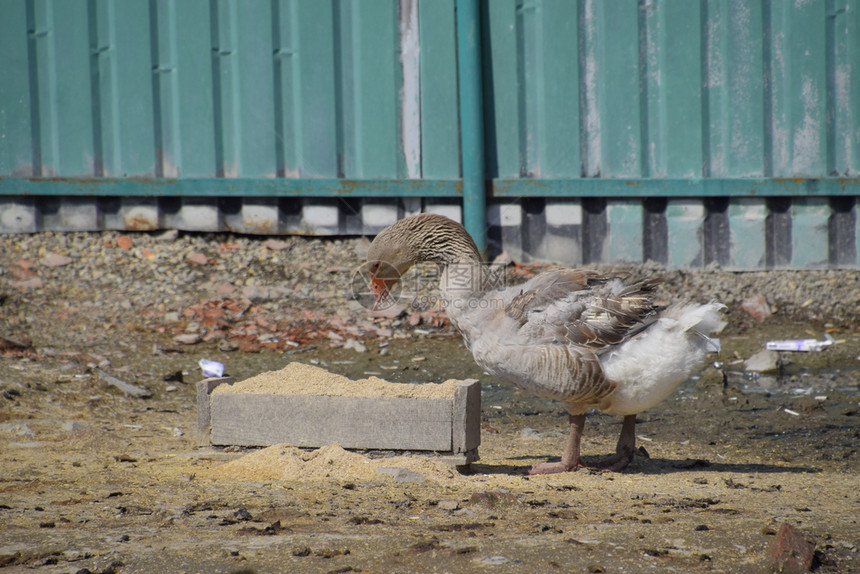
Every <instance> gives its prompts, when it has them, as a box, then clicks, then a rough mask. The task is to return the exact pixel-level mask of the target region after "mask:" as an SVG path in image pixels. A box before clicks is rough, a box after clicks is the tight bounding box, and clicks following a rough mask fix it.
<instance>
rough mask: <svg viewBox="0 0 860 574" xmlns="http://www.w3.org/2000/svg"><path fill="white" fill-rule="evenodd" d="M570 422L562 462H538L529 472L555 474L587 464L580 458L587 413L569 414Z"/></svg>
mask: <svg viewBox="0 0 860 574" xmlns="http://www.w3.org/2000/svg"><path fill="white" fill-rule="evenodd" d="M568 422H569V423H570V435H569V436H568V438H567V446H565V447H564V453H562V455H561V462H543V463H541V464H536V465H534V466H533V467H531V469H530V470H529V474H554V473H557V472H567V471H569V470H576V469H577V468H580V467H582V466H585V464H584V463H583V462H582V459H581V458H579V442H580V440H581V439H582V429H583V427H585V415H584V414H583V415H569V416H568ZM619 444H620V443H619Z"/></svg>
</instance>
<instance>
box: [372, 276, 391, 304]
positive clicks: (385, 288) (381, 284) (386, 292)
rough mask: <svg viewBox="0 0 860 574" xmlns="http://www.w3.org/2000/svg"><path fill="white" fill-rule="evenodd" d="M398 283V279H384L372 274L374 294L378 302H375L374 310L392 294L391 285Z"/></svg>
mask: <svg viewBox="0 0 860 574" xmlns="http://www.w3.org/2000/svg"><path fill="white" fill-rule="evenodd" d="M395 283H397V279H382V278H381V277H376V276H373V275H371V279H370V285H371V287H372V288H373V296H374V297H375V298H376V302H375V303H374V304H373V310H374V311H375V310H377V309H378V308H379V305H380V303H382V302H383V301H385V300H386V299H388V298H389V296H390V295H391V286H392V285H394V284H395Z"/></svg>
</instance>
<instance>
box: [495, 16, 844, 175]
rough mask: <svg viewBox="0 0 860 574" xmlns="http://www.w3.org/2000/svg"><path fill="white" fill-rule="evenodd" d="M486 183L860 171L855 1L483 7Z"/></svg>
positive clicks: (838, 173) (829, 173) (834, 173)
mask: <svg viewBox="0 0 860 574" xmlns="http://www.w3.org/2000/svg"><path fill="white" fill-rule="evenodd" d="M485 8H486V15H485V30H486V33H485V38H484V40H485V44H486V45H485V53H486V58H487V59H488V65H489V67H488V70H487V73H486V80H487V81H488V83H490V84H491V86H492V90H491V92H490V95H489V98H488V100H489V101H488V104H489V105H488V109H487V114H488V116H489V117H490V118H491V120H492V124H493V127H492V130H491V132H490V134H489V135H490V140H491V142H490V143H489V144H488V150H492V151H490V152H489V153H490V159H489V165H488V167H489V169H490V172H491V175H492V177H495V178H518V177H535V178H577V177H589V178H590V177H604V178H606V177H612V178H640V177H641V178H700V177H721V178H727V177H762V176H764V177H772V176H773V177H814V178H820V177H826V176H831V175H832V176H837V175H839V176H855V177H856V176H857V175H858V174H860V161H858V153H860V2H858V1H856V0H840V1H832V2H826V1H824V0H813V1H810V2H771V1H767V0H759V1H755V0H701V1H698V2H696V1H690V0H578V1H570V0H517V1H516V2H514V1H511V2H495V1H487V2H485Z"/></svg>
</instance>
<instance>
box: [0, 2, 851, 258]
mask: <svg viewBox="0 0 860 574" xmlns="http://www.w3.org/2000/svg"><path fill="white" fill-rule="evenodd" d="M475 1H478V0H475ZM467 4H468V2H467V0H433V1H424V2H418V0H361V1H360V2H355V1H352V0H331V1H326V2H323V1H319V0H244V1H240V0H182V1H175V0H124V1H118V0H32V1H29V2H19V1H16V0H0V50H2V54H3V65H0V232H28V231H36V230H39V229H70V230H80V229H100V228H111V229H154V228H160V227H176V228H180V229H188V230H217V229H222V230H233V231H238V232H247V233H303V232H307V233H372V232H374V231H375V230H378V229H379V228H381V227H382V226H384V225H385V222H386V221H390V220H392V218H395V217H397V216H399V215H402V214H405V213H410V212H412V211H414V210H415V209H439V210H442V211H445V212H446V213H449V214H451V215H453V216H455V217H456V218H458V219H460V218H462V215H463V214H462V212H461V208H460V207H459V205H460V203H461V202H463V194H464V191H463V190H464V189H465V188H464V184H463V182H462V180H461V177H462V176H463V167H462V165H461V163H462V162H463V161H464V158H466V157H467V156H469V155H470V154H471V156H473V157H477V155H476V154H474V153H472V152H474V151H475V150H474V149H472V148H474V147H475V146H472V145H469V146H466V147H467V148H468V149H462V148H461V143H460V142H461V136H463V134H461V126H460V117H461V112H462V109H463V108H462V106H461V101H462V100H461V99H460V95H461V94H460V92H459V91H458V90H461V89H462V88H463V84H464V82H463V81H462V80H463V78H462V77H458V71H459V72H462V67H461V69H459V70H458V65H459V64H458V47H460V48H462V45H463V43H462V42H459V43H458V35H457V26H458V24H459V21H458V13H457V7H461V8H462V7H464V6H466V5H467ZM479 5H480V8H481V14H482V36H483V37H482V41H483V59H484V62H483V64H484V76H483V91H484V94H485V95H484V100H483V102H484V116H483V119H484V125H485V140H484V141H485V145H486V156H487V157H486V160H487V161H486V167H487V177H488V178H490V179H492V182H491V185H490V186H489V189H490V193H489V194H488V195H489V196H490V197H489V207H488V209H487V216H488V218H489V221H490V239H491V240H492V245H493V247H494V248H495V249H502V248H506V249H509V250H511V251H512V252H514V253H515V254H517V255H518V256H522V257H532V258H548V259H554V260H559V261H565V262H569V263H574V264H579V263H589V262H600V261H645V260H648V259H654V260H656V261H660V262H663V263H665V264H666V265H669V266H673V267H687V266H691V267H697V266H702V265H707V264H709V263H711V262H717V263H719V264H721V265H723V266H726V267H731V268H734V269H757V268H762V267H820V266H828V265H829V266H843V267H844V266H851V267H856V266H858V263H860V261H858V254H860V233H858V229H857V227H858V218H857V201H856V197H857V196H858V195H860V179H858V176H860V0H810V1H806V2H775V1H773V0H699V1H695V0H480V3H479ZM460 63H462V62H460ZM473 77H474V76H473ZM467 78H468V74H467ZM478 118H480V116H478ZM472 119H474V117H473V118H472ZM464 125H466V124H465V123H464ZM474 125H479V124H478V123H475V124H474ZM465 131H466V132H467V134H466V135H469V136H471V135H474V134H472V133H471V131H470V130H469V129H465ZM479 141H480V138H479ZM470 173H471V172H470ZM470 187H471V186H470ZM395 196H400V197H401V199H398V200H393V199H390V198H393V197H395ZM37 198H38V199H37ZM384 198H389V199H384ZM431 198H435V199H431ZM465 203H466V207H467V209H468V207H469V203H468V201H467V202H465ZM466 219H468V218H466ZM467 223H468V221H467Z"/></svg>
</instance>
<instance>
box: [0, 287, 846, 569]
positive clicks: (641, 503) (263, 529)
mask: <svg viewBox="0 0 860 574" xmlns="http://www.w3.org/2000/svg"><path fill="white" fill-rule="evenodd" d="M71 293H72V289H71V287H70V288H68V290H67V292H66V297H65V298H64V299H63V301H59V300H54V299H52V298H50V297H47V298H46V297H40V296H36V295H30V296H22V295H20V293H19V292H18V291H15V290H14V288H8V287H7V288H5V289H4V290H3V297H2V300H3V303H2V304H0V311H2V313H3V314H4V315H3V316H4V317H5V319H4V320H6V321H7V323H6V325H9V324H11V323H12V322H13V321H12V320H11V319H9V318H10V317H13V318H14V317H31V318H32V320H31V321H30V322H29V324H30V325H38V326H39V327H38V329H35V328H33V329H31V330H30V331H29V332H28V333H27V337H28V339H29V340H28V341H26V342H21V341H20V340H17V339H16V338H15V333H10V332H8V330H7V332H5V333H4V334H3V336H4V337H5V339H3V341H4V343H3V354H2V356H0V570H2V571H3V572H30V571H33V570H38V571H45V572H57V573H66V572H81V573H84V572H93V573H96V572H103V573H107V572H118V573H130V572H260V573H262V572H645V571H647V572H652V571H653V572H755V571H767V570H768V569H769V568H771V567H772V559H771V558H770V556H771V550H770V549H771V546H772V545H773V544H774V541H775V539H776V538H777V532H778V531H779V529H780V526H781V525H782V524H783V523H786V522H787V523H789V524H790V525H792V526H793V527H794V528H796V529H797V530H798V531H799V532H801V533H802V535H803V536H805V537H808V538H809V539H812V540H813V541H814V544H815V556H814V560H813V569H814V571H816V572H860V490H858V485H860V454H858V451H860V424H858V421H860V406H858V401H860V386H858V370H857V366H858V364H860V362H858V359H860V332H858V331H857V330H856V329H855V328H853V327H852V326H851V324H850V320H847V321H845V320H844V321H842V322H841V323H839V324H833V325H831V326H830V327H829V331H830V333H831V335H832V336H833V337H834V338H835V339H836V341H837V343H836V344H835V345H833V346H832V347H830V348H828V349H826V350H824V351H822V352H820V353H791V354H789V353H785V354H783V358H784V359H786V360H787V361H786V363H785V364H784V365H783V367H782V372H781V374H780V376H779V377H778V378H776V377H775V378H774V379H773V380H772V381H771V382H769V383H766V384H765V381H763V380H757V378H756V377H755V376H753V375H750V374H748V373H744V372H743V366H742V359H744V358H746V357H748V356H750V355H751V354H752V353H753V352H755V351H756V350H758V349H760V348H761V345H762V343H763V341H765V340H769V339H773V338H807V337H812V338H820V336H821V329H822V328H823V327H824V321H822V323H821V324H811V323H809V322H806V321H800V320H796V319H792V318H785V317H783V318H780V317H770V318H768V319H765V320H764V321H763V322H762V323H757V322H755V321H752V320H748V321H746V322H744V324H743V325H739V324H738V322H737V320H736V318H737V315H734V317H735V321H734V324H732V325H730V326H729V328H727V331H726V333H725V334H724V336H723V337H722V342H723V352H722V354H721V356H720V357H713V361H715V364H716V367H715V366H713V364H709V365H708V366H707V367H706V368H705V369H704V370H703V372H702V375H701V376H700V377H699V378H697V379H695V380H693V381H691V382H690V383H688V384H685V385H684V386H682V388H681V389H679V391H678V392H676V393H675V394H674V395H673V396H672V397H670V398H669V399H667V400H666V401H664V402H663V403H662V404H660V405H658V406H657V407H655V408H654V409H652V410H650V411H647V412H645V413H643V414H642V415H640V417H639V425H638V427H637V435H638V437H639V438H638V444H639V445H640V446H641V447H644V451H643V452H642V453H641V455H640V456H637V458H636V460H635V461H634V463H633V464H632V465H631V466H630V467H629V468H628V469H626V470H625V471H623V472H620V473H607V472H595V471H579V472H575V473H566V474H562V475H552V476H535V477H529V476H527V475H525V473H524V470H523V469H524V467H526V466H528V465H530V464H533V463H535V462H539V461H544V460H546V459H549V458H552V457H557V456H558V455H560V453H561V449H562V446H563V444H564V440H565V435H564V432H563V431H564V424H565V420H566V419H565V415H564V412H563V410H562V409H561V407H560V405H558V404H556V403H553V402H550V401H544V400H539V399H534V398H531V397H528V396H526V395H523V394H520V393H519V392H517V391H515V390H512V389H510V388H507V387H503V386H502V385H501V384H500V383H497V382H495V381H493V380H492V379H491V378H489V377H487V376H486V375H484V374H483V373H482V372H481V371H480V370H479V369H478V368H477V367H476V366H475V365H474V363H473V362H472V360H471V357H470V356H469V355H468V353H467V352H466V350H465V349H464V348H463V346H462V344H461V343H460V342H459V340H458V339H457V338H456V336H455V335H454V334H453V333H451V332H450V331H448V330H445V329H441V330H431V329H417V332H416V329H411V328H409V329H405V330H404V334H402V335H399V336H398V337H392V338H390V340H386V341H385V342H384V343H380V342H379V340H378V339H374V341H372V342H367V347H368V349H367V351H366V352H358V351H357V350H356V349H351V348H343V347H342V346H337V345H326V344H317V345H307V346H305V345H302V346H299V347H295V348H290V347H287V348H276V349H267V348H262V349H255V350H256V351H257V352H242V351H235V350H225V349H224V347H223V346H221V347H219V344H218V341H214V340H213V341H211V342H207V341H202V342H199V343H196V344H194V345H177V344H175V341H174V339H173V333H172V332H169V331H166V332H158V330H153V329H150V328H145V326H143V323H142V322H141V321H142V320H141V321H138V319H137V318H136V316H137V317H138V318H139V312H138V311H136V310H135V309H134V307H133V306H130V307H131V308H130V309H129V310H128V313H129V316H128V317H127V319H126V321H124V322H114V321H112V322H110V323H105V322H104V320H103V318H101V317H100V316H99V314H98V313H97V312H95V311H94V310H92V309H91V308H89V307H87V306H86V305H85V304H84V302H83V301H82V300H78V301H76V300H74V298H73V297H72V295H71ZM87 296H89V297H90V299H91V300H95V301H98V298H99V297H110V296H111V295H110V294H108V293H101V294H97V295H93V294H92V293H89V294H87V293H84V292H82V293H81V294H80V295H79V297H81V299H84V298H86V297H87ZM70 301H71V303H70ZM10 305H15V306H16V308H15V309H14V310H13V309H10ZM70 308H71V309H73V311H70ZM74 309H80V310H81V311H80V312H75V311H74ZM333 311H334V310H333ZM168 312H169V310H168ZM22 324H23V323H22ZM58 341H62V342H63V343H62V344H59V343H57V342H58ZM19 343H20V344H19ZM380 351H384V352H380ZM204 357H205V358H209V359H215V360H219V361H223V362H224V363H225V364H226V365H227V366H228V370H229V372H230V374H231V375H233V376H235V377H236V378H237V379H239V380H241V379H243V378H247V377H249V376H252V375H254V374H257V373H259V372H262V371H266V370H273V369H279V368H281V367H283V366H284V365H285V364H286V363H287V362H290V361H301V362H306V363H314V364H317V365H319V366H322V367H324V368H327V369H329V370H331V371H334V372H339V373H342V374H346V375H348V376H351V377H354V378H360V377H362V376H364V374H365V373H368V372H379V373H380V374H381V376H383V377H384V378H387V379H389V380H392V381H400V382H409V381H414V380H425V381H442V380H445V379H447V378H449V377H451V376H456V377H457V378H477V379H479V380H481V382H482V385H483V389H484V393H483V405H482V413H483V424H482V431H483V432H482V444H481V447H480V449H479V451H480V457H481V459H480V461H478V462H476V463H473V464H472V465H471V467H470V468H468V469H459V470H457V469H451V468H450V467H440V466H438V463H436V462H433V461H432V460H430V461H427V460H425V459H423V458H422V459H421V461H422V462H421V465H424V466H423V467H422V466H421V465H418V466H416V468H426V469H427V470H426V471H425V472H417V473H403V474H400V475H394V474H390V473H389V474H375V475H371V476H370V477H369V478H368V477H367V476H364V475H362V476H351V475H350V474H349V472H342V470H343V469H342V468H339V467H338V465H339V464H341V462H342V461H343V460H344V456H343V454H342V453H338V451H337V450H336V449H334V448H331V449H329V450H328V451H327V453H329V454H331V453H335V454H336V455H337V456H332V457H331V458H330V460H328V462H327V463H326V464H328V465H329V466H330V467H331V469H330V472H322V473H320V472H317V471H314V472H311V470H312V469H311V467H310V462H309V463H308V464H309V466H308V472H307V476H306V477H301V478H295V477H293V478H291V479H289V480H284V479H277V478H272V476H273V475H272V473H271V472H269V473H262V474H260V475H259V476H257V477H254V476H253V475H251V476H244V477H242V478H237V477H236V476H234V475H230V474H229V473H225V472H221V471H219V469H220V468H221V467H222V465H224V464H226V463H227V462H229V461H237V460H242V457H247V456H253V455H254V453H255V452H256V453H257V455H258V456H259V451H253V450H241V449H227V451H223V450H214V449H198V448H197V447H196V436H195V431H196V422H197V420H196V416H197V415H196V391H195V384H194V383H195V382H196V381H197V380H200V378H201V375H200V371H199V369H198V368H197V366H196V365H197V361H198V360H199V359H200V358H204ZM100 373H110V374H111V375H112V376H115V377H117V378H120V379H122V380H124V381H127V382H129V383H131V384H134V385H137V386H139V387H144V388H146V389H147V390H148V391H149V392H150V393H151V396H149V397H147V398H135V397H133V396H129V395H127V394H125V393H123V392H121V391H120V390H118V389H117V388H116V387H114V386H112V385H110V384H109V383H108V382H106V380H105V378H104V377H102V376H100ZM768 385H770V387H768ZM619 430H620V421H619V420H618V419H617V418H616V417H610V416H606V415H601V414H599V413H594V414H592V415H590V416H589V419H588V423H587V426H586V433H587V435H586V437H585V440H584V444H583V448H584V454H585V456H586V459H588V458H590V457H596V456H598V455H601V454H608V453H610V452H611V451H612V450H613V449H614V445H615V440H616V439H617V433H618V432H619ZM348 454H349V456H353V455H354V456H362V457H366V458H369V459H374V460H375V459H376V458H378V457H381V456H387V455H390V454H395V453H348ZM396 454H402V453H396ZM408 454H409V453H407V455H408ZM646 454H647V457H646V456H645V455H646ZM306 456H307V457H308V459H309V460H311V459H313V456H316V455H313V454H310V453H307V454H306ZM412 456H413V457H418V456H419V455H417V454H415V455H412ZM320 457H322V455H320ZM319 459H320V460H322V458H319ZM275 460H276V459H275ZM275 475H276V474H275Z"/></svg>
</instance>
